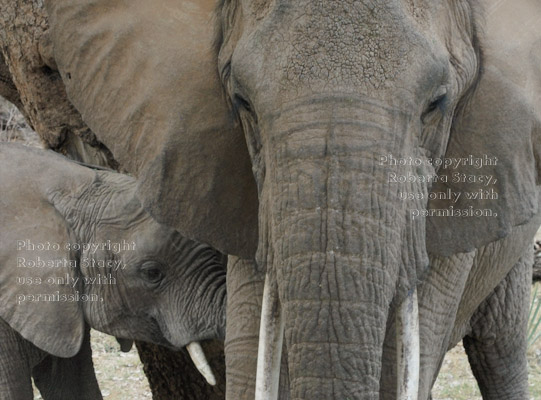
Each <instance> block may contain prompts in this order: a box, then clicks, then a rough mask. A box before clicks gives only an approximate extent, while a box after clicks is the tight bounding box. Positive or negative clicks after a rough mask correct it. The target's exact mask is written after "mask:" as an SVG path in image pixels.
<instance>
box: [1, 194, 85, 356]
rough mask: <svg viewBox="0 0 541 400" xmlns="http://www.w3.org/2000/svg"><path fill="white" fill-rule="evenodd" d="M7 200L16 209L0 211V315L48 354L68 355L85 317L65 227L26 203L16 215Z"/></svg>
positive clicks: (81, 333) (38, 206) (76, 344)
mask: <svg viewBox="0 0 541 400" xmlns="http://www.w3.org/2000/svg"><path fill="white" fill-rule="evenodd" d="M3 196H4V194H3ZM7 196H8V197H9V194H7ZM3 200H4V198H3ZM9 204H13V206H14V207H15V210H12V209H10V210H9V211H6V210H5V209H6V208H7V207H4V210H0V220H1V222H2V224H1V225H2V229H0V243H1V244H2V246H1V248H0V304H2V307H0V317H1V318H2V319H3V320H4V321H6V322H7V323H8V324H9V325H10V326H11V327H12V328H13V329H15V330H16V331H17V332H19V333H20V334H21V335H22V337H24V338H25V339H27V340H28V341H30V342H32V343H33V344H34V345H36V346H37V347H39V348H40V349H42V350H44V351H46V352H47V353H50V354H52V355H55V356H58V357H72V356H74V355H75V354H77V352H78V351H79V349H80V347H81V343H82V340H83V336H84V319H83V312H82V308H81V305H80V304H79V302H78V300H79V299H80V296H81V295H82V294H80V293H79V291H78V290H77V288H78V285H76V284H75V282H74V281H73V277H75V276H77V272H76V269H75V268H74V267H73V266H70V265H69V264H68V263H67V262H66V261H67V260H70V259H73V258H74V254H70V251H68V250H66V244H68V243H69V236H68V228H67V226H66V224H65V222H64V220H63V218H62V217H61V216H60V215H59V214H58V213H57V212H56V210H55V209H53V208H52V207H51V208H45V206H44V205H43V204H38V202H37V201H36V204H28V201H25V204H24V209H23V210H22V212H20V213H18V212H17V208H16V207H17V205H16V203H15V202H14V201H13V202H11V203H9ZM19 208H21V207H19ZM8 213H9V215H8ZM57 246H58V247H57Z"/></svg>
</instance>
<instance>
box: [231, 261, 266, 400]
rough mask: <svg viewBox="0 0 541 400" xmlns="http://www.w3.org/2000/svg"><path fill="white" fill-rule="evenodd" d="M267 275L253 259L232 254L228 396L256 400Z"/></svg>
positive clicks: (233, 398)
mask: <svg viewBox="0 0 541 400" xmlns="http://www.w3.org/2000/svg"><path fill="white" fill-rule="evenodd" d="M264 280H265V274H264V273H261V272H258V271H257V269H256V267H255V264H254V262H253V261H249V260H242V259H239V258H236V257H232V256H230V257H229V261H228V264H227V322H226V334H225V363H226V377H227V378H226V381H227V387H226V399H229V400H248V399H250V400H253V398H254V396H255V378H256V370H257V349H258V344H259V320H260V318H261V301H262V297H263V284H264Z"/></svg>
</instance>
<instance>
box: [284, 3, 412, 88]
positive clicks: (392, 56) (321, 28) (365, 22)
mask: <svg viewBox="0 0 541 400" xmlns="http://www.w3.org/2000/svg"><path fill="white" fill-rule="evenodd" d="M392 3H395V1H391V2H366V1H364V2H361V1H356V2H349V1H345V2H329V1H315V2H307V4H306V7H304V9H303V10H302V11H300V15H298V16H297V17H296V18H294V19H293V20H292V21H291V28H290V30H289V35H290V41H289V43H290V46H289V47H288V49H287V51H286V52H285V57H286V61H285V63H284V70H285V74H286V76H287V78H288V81H290V82H303V81H306V80H323V81H325V82H330V83H332V84H346V85H355V86H357V87H358V86H365V85H368V86H371V87H380V86H381V85H383V84H384V83H385V82H387V81H388V80H392V79H394V78H395V77H396V76H397V75H398V74H399V73H400V71H403V70H404V69H405V67H406V66H407V65H408V64H409V62H408V61H409V60H408V56H409V55H410V54H411V53H412V50H413V49H414V48H413V46H412V45H411V44H412V43H422V38H421V37H420V35H419V34H418V33H417V32H416V30H415V28H414V25H413V24H412V22H411V20H408V19H407V16H406V14H405V10H404V9H403V8H401V7H397V6H396V5H394V4H392Z"/></svg>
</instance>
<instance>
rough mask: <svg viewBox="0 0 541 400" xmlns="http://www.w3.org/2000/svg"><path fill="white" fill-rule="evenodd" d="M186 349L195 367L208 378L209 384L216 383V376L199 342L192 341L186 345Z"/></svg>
mask: <svg viewBox="0 0 541 400" xmlns="http://www.w3.org/2000/svg"><path fill="white" fill-rule="evenodd" d="M186 349H187V350H188V353H189V354H190V357H191V358H192V361H193V363H194V365H195V367H196V368H197V370H198V371H199V372H200V373H201V375H203V377H204V378H205V379H206V380H207V382H208V384H209V385H212V386H214V385H216V378H215V377H214V374H213V373H212V369H211V368H210V365H209V363H208V361H207V358H206V357H205V353H204V352H203V348H202V347H201V345H200V344H199V342H191V343H190V344H188V345H187V346H186Z"/></svg>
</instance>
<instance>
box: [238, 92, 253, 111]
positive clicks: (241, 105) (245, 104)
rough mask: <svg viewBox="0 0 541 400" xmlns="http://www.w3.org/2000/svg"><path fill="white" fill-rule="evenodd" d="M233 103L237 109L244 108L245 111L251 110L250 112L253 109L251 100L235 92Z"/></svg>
mask: <svg viewBox="0 0 541 400" xmlns="http://www.w3.org/2000/svg"><path fill="white" fill-rule="evenodd" d="M233 103H234V105H235V108H237V109H239V108H242V109H244V110H245V111H247V112H249V113H250V114H251V113H252V111H253V108H252V106H251V104H250V102H249V101H248V100H246V99H245V98H244V97H242V96H240V95H238V94H235V96H233Z"/></svg>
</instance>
